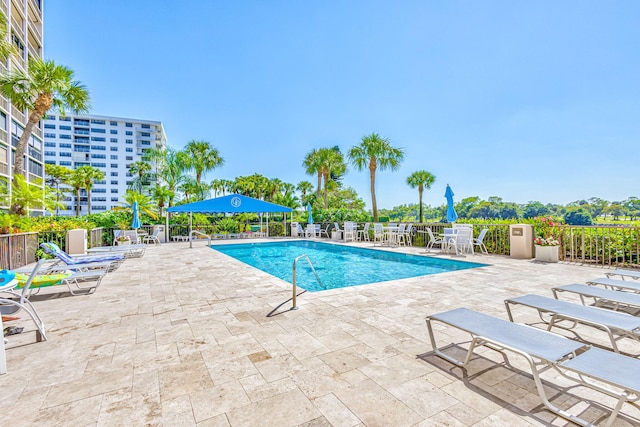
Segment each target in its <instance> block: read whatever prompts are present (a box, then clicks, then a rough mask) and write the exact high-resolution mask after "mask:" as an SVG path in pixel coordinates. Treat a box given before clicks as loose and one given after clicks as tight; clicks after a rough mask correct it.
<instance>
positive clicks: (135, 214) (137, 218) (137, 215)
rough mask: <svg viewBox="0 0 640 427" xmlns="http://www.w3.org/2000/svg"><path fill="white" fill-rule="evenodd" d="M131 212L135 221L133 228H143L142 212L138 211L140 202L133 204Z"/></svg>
mask: <svg viewBox="0 0 640 427" xmlns="http://www.w3.org/2000/svg"><path fill="white" fill-rule="evenodd" d="M131 210H132V211H133V220H132V221H131V228H132V229H134V230H137V229H138V228H140V227H142V224H141V223H140V212H139V211H138V210H139V208H138V202H133V206H131Z"/></svg>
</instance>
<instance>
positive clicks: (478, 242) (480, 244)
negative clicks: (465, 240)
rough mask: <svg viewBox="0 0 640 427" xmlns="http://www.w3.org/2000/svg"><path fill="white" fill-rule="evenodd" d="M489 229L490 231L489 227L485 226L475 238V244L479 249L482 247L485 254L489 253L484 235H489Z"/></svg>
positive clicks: (481, 250) (481, 249)
mask: <svg viewBox="0 0 640 427" xmlns="http://www.w3.org/2000/svg"><path fill="white" fill-rule="evenodd" d="M487 231H489V229H488V228H483V229H482V230H480V234H479V235H478V237H476V238H475V239H473V246H477V247H478V249H480V252H482V253H483V254H488V253H489V251H488V250H487V247H486V246H485V245H484V236H486V235H487Z"/></svg>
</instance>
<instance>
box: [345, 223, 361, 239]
mask: <svg viewBox="0 0 640 427" xmlns="http://www.w3.org/2000/svg"><path fill="white" fill-rule="evenodd" d="M357 230H358V224H356V223H355V222H351V221H346V222H345V223H344V239H343V240H344V241H345V242H349V241H351V242H353V241H355V240H356V235H357Z"/></svg>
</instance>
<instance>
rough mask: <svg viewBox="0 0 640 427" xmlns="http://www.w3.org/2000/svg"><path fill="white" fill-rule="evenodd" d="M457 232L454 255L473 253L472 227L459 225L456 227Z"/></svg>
mask: <svg viewBox="0 0 640 427" xmlns="http://www.w3.org/2000/svg"><path fill="white" fill-rule="evenodd" d="M456 230H458V232H457V233H456V239H455V243H454V248H455V250H456V255H459V254H461V253H465V252H469V253H471V254H472V253H473V229H472V228H470V227H460V228H457V229H456Z"/></svg>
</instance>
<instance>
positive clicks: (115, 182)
mask: <svg viewBox="0 0 640 427" xmlns="http://www.w3.org/2000/svg"><path fill="white" fill-rule="evenodd" d="M111 185H118V181H111ZM113 190H116V191H115V192H116V193H117V192H118V189H117V188H112V189H111V192H112V193H113V192H114V191H113Z"/></svg>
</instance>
